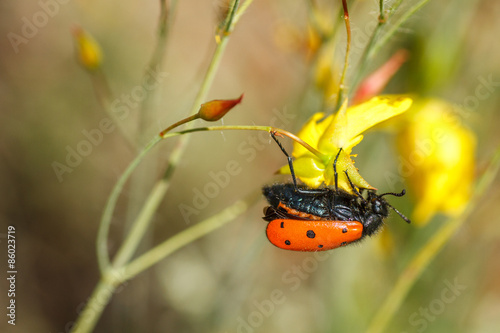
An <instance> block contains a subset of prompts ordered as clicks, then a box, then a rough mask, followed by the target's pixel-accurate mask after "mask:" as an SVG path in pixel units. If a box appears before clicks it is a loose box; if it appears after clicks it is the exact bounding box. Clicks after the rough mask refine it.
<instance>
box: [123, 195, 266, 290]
mask: <svg viewBox="0 0 500 333" xmlns="http://www.w3.org/2000/svg"><path fill="white" fill-rule="evenodd" d="M259 198H260V189H259V190H258V191H254V192H253V193H251V194H250V195H248V196H247V197H246V198H244V199H242V200H238V201H237V202H235V203H234V204H232V205H231V206H229V207H227V208H226V209H224V210H222V211H221V212H219V213H217V214H215V215H213V216H212V217H210V218H208V219H206V220H204V221H203V222H200V223H198V224H196V225H194V226H192V227H190V228H188V229H186V230H184V231H181V232H179V233H178V234H176V235H175V236H173V237H171V238H169V239H167V240H166V241H164V242H163V243H161V244H159V245H158V246H156V247H154V248H153V249H151V250H149V251H148V252H146V253H144V254H143V255H141V256H140V257H138V258H137V259H135V260H133V261H132V262H131V263H130V264H128V265H126V266H125V267H124V268H123V271H122V274H123V278H124V280H128V279H131V278H133V277H134V276H136V275H137V274H139V273H141V272H143V271H144V270H146V269H148V268H149V267H151V266H153V265H155V264H156V263H158V262H159V261H161V260H162V259H164V258H165V257H167V256H168V255H170V254H172V253H173V252H175V251H177V250H178V249H180V248H181V247H183V246H185V245H187V244H189V243H191V242H193V241H195V240H197V239H199V238H201V237H203V236H205V235H207V234H209V233H210V232H212V231H214V230H216V229H218V228H220V227H222V226H223V225H225V224H227V223H228V222H230V221H232V220H234V219H235V218H236V217H237V216H239V215H241V214H243V213H244V212H245V211H246V210H247V209H248V207H250V206H252V205H253V204H254V203H255V202H256V201H257V200H258V199H259Z"/></svg>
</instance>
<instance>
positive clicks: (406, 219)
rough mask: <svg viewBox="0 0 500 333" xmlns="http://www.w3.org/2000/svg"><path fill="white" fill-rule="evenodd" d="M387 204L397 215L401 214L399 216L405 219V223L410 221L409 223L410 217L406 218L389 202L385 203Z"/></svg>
mask: <svg viewBox="0 0 500 333" xmlns="http://www.w3.org/2000/svg"><path fill="white" fill-rule="evenodd" d="M387 205H388V206H389V207H391V208H392V210H393V211H395V212H396V213H397V214H398V215H399V216H401V218H402V219H403V220H405V222H406V223H408V224H410V223H411V221H410V219H409V218H407V217H406V216H405V215H404V214H403V213H401V212H400V211H399V210H397V209H396V208H394V207H393V206H391V205H390V204H389V203H387Z"/></svg>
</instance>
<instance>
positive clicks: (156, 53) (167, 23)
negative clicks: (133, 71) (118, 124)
mask: <svg viewBox="0 0 500 333" xmlns="http://www.w3.org/2000/svg"><path fill="white" fill-rule="evenodd" d="M177 2H178V1H177V0H172V4H171V5H168V4H167V1H166V0H160V17H159V20H158V27H157V33H156V36H157V39H156V45H155V48H154V50H153V53H152V55H151V58H150V60H149V64H148V65H147V67H146V69H145V71H144V74H143V78H144V80H145V79H147V78H148V77H150V76H151V71H159V70H161V68H162V63H163V59H164V58H165V53H166V50H167V42H168V36H169V31H170V27H171V26H172V21H173V16H174V14H175V11H176V8H177ZM155 91H156V89H155V88H153V90H152V91H150V90H148V89H146V95H145V97H144V99H143V100H142V101H141V107H140V114H139V129H138V131H137V133H138V140H139V141H138V142H142V140H143V136H145V135H148V134H147V132H146V129H147V128H146V127H147V126H148V125H149V124H150V123H151V119H150V118H151V116H152V115H151V111H150V103H151V99H152V96H153V94H154V92H155Z"/></svg>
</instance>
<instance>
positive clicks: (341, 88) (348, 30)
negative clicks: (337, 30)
mask: <svg viewBox="0 0 500 333" xmlns="http://www.w3.org/2000/svg"><path fill="white" fill-rule="evenodd" d="M342 6H343V8H344V21H345V29H346V33H347V45H346V50H345V59H344V70H343V71H342V76H341V77H340V82H339V95H338V97H337V106H336V107H335V111H338V110H339V109H340V106H341V105H342V104H343V103H344V94H345V90H346V88H345V77H346V74H347V68H348V67H349V54H350V51H351V23H350V20H349V11H348V9H347V0H342Z"/></svg>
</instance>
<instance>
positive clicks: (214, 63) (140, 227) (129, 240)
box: [114, 0, 241, 267]
mask: <svg viewBox="0 0 500 333" xmlns="http://www.w3.org/2000/svg"><path fill="white" fill-rule="evenodd" d="M238 3H239V1H237V0H235V1H233V2H232V3H231V5H230V12H229V13H228V16H227V17H228V19H226V22H225V23H224V32H223V33H222V34H221V36H220V41H219V42H218V44H217V47H216V49H215V52H214V55H213V56H212V60H211V62H210V65H209V67H208V70H207V72H206V74H205V77H204V79H203V81H202V84H201V87H200V90H199V92H198V94H197V96H196V98H195V101H194V103H193V106H192V108H191V111H190V116H188V117H187V118H186V119H188V120H189V121H190V120H194V119H196V114H197V111H198V109H199V106H200V105H201V104H202V102H203V101H204V100H205V99H206V95H207V94H208V90H209V88H210V86H211V84H212V82H213V79H214V77H215V73H216V72H217V68H218V66H219V64H220V61H221V59H222V55H223V53H224V50H225V48H226V46H227V43H228V40H229V38H228V37H229V33H230V32H231V31H232V29H233V27H234V24H235V23H236V22H235V21H234V17H235V15H236V12H237V4H238ZM240 16H241V15H240ZM181 122H183V121H181ZM192 124H193V123H192V122H188V123H187V124H186V127H187V128H191V127H192ZM178 125H180V124H179V123H176V124H174V125H172V126H171V128H174V127H176V126H178ZM165 131H166V130H165ZM165 131H163V132H162V133H164V132H165ZM187 142H188V136H183V137H181V139H180V140H179V141H178V143H177V145H176V146H175V148H174V149H173V151H172V153H171V155H170V158H169V161H168V165H167V167H166V171H165V173H164V175H163V177H162V178H161V179H159V180H158V181H157V182H156V183H155V184H154V185H153V191H154V193H151V194H150V195H148V197H147V199H146V202H145V203H144V205H143V207H142V209H141V210H140V212H139V215H138V217H137V218H136V219H135V221H134V222H133V223H132V230H133V231H135V233H131V232H130V233H128V235H127V237H126V238H125V241H124V242H123V244H124V245H126V246H125V247H124V246H122V247H121V248H120V249H119V250H118V253H117V257H116V261H115V263H114V265H115V267H119V266H120V265H121V264H123V263H125V262H127V261H128V260H129V259H130V258H131V257H132V255H133V254H134V253H135V251H136V249H137V247H138V245H139V243H140V241H141V240H142V237H143V236H144V233H145V232H146V230H147V229H148V225H149V223H150V222H151V219H152V217H153V215H154V213H155V212H156V210H157V209H158V206H159V204H160V203H161V201H162V199H163V197H164V196H165V194H166V193H167V191H168V189H169V187H170V179H171V177H172V176H173V172H174V170H175V169H176V167H177V165H178V163H179V162H180V159H181V157H182V155H183V153H184V150H185V147H186V145H187Z"/></svg>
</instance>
